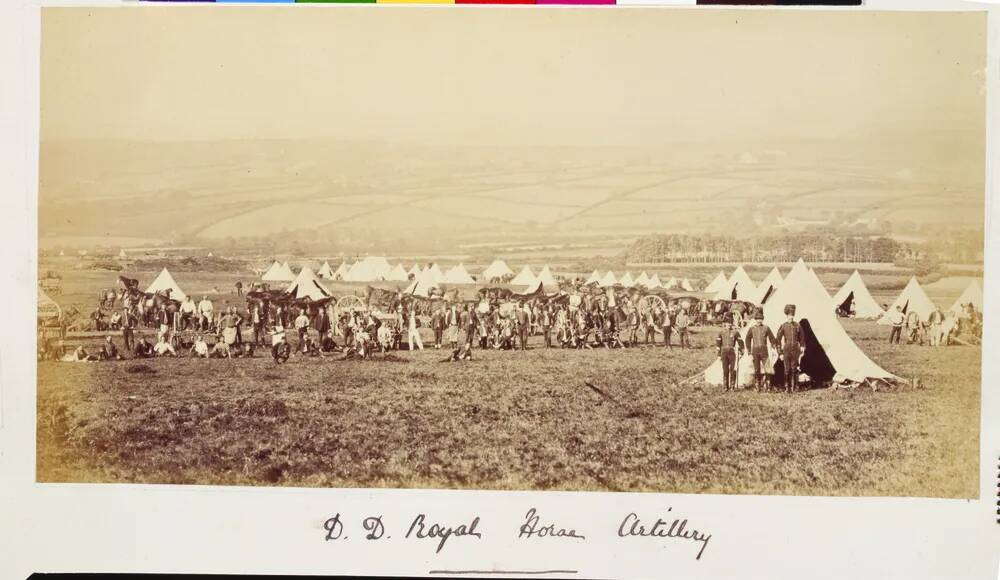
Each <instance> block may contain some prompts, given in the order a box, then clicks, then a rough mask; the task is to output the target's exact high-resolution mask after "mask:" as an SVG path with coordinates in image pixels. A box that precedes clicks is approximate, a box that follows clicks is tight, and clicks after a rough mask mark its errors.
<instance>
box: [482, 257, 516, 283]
mask: <svg viewBox="0 0 1000 580" xmlns="http://www.w3.org/2000/svg"><path fill="white" fill-rule="evenodd" d="M513 275H514V271H513V270H511V269H510V266H508V265H507V262H504V261H503V260H493V262H492V263H491V264H490V265H489V266H487V267H486V269H485V270H483V280H484V281H486V282H488V281H490V280H494V279H497V278H503V277H505V276H513Z"/></svg>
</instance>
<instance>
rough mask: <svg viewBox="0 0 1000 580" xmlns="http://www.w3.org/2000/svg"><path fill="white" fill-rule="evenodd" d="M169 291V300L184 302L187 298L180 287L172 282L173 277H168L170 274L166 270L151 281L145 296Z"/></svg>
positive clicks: (161, 271)
mask: <svg viewBox="0 0 1000 580" xmlns="http://www.w3.org/2000/svg"><path fill="white" fill-rule="evenodd" d="M168 290H169V291H170V298H171V299H173V300H184V299H185V298H187V294H185V293H184V291H183V290H181V287H180V286H178V285H177V282H174V277H173V276H171V275H170V272H168V271H167V269H166V268H164V269H162V270H160V274H159V275H158V276H157V277H156V279H155V280H153V283H152V284H150V285H149V288H146V294H153V293H154V292H165V291H168Z"/></svg>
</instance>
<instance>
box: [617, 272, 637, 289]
mask: <svg viewBox="0 0 1000 580" xmlns="http://www.w3.org/2000/svg"><path fill="white" fill-rule="evenodd" d="M618 283H619V284H621V285H622V286H624V287H626V288H631V287H632V286H635V280H634V279H633V278H632V272H625V273H624V274H622V275H621V277H620V278H618Z"/></svg>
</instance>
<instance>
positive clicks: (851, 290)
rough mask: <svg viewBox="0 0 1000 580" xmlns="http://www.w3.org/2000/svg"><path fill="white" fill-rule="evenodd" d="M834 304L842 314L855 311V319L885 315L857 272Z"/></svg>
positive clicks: (835, 297) (845, 285) (837, 296)
mask: <svg viewBox="0 0 1000 580" xmlns="http://www.w3.org/2000/svg"><path fill="white" fill-rule="evenodd" d="M833 303H834V305H836V307H837V309H838V310H840V311H841V312H844V313H850V312H851V311H852V310H853V311H854V317H855V318H879V317H880V316H882V315H884V314H885V312H883V311H882V307H881V306H879V303H878V301H876V300H875V298H874V297H873V296H872V294H871V292H869V291H868V286H866V285H865V281H864V280H863V279H862V278H861V274H860V273H859V272H858V271H857V270H855V271H854V273H852V274H851V277H850V278H848V279H847V282H844V285H843V286H841V287H840V290H838V291H837V293H836V294H835V295H834V296H833Z"/></svg>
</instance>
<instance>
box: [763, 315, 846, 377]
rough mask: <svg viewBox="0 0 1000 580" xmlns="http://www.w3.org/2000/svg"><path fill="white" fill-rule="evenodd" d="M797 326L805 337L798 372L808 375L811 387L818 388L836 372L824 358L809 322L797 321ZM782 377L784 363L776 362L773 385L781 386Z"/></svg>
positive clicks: (823, 352)
mask: <svg viewBox="0 0 1000 580" xmlns="http://www.w3.org/2000/svg"><path fill="white" fill-rule="evenodd" d="M799 325H800V326H801V327H802V334H803V336H804V337H805V344H803V345H802V349H803V351H804V352H803V354H802V359H801V360H800V361H799V372H800V373H805V374H807V375H809V378H810V379H812V383H813V386H817V387H818V386H820V385H822V384H824V383H827V382H829V381H830V380H831V379H833V376H834V375H835V374H837V371H836V369H834V368H833V363H832V362H830V357H828V356H826V351H825V350H823V346H822V345H821V344H820V343H819V340H818V339H817V338H816V333H814V332H813V330H812V326H810V325H809V321H808V320H806V319H803V320H801V321H799ZM784 377H785V365H784V362H783V361H778V362H777V363H775V365H774V383H775V384H776V385H783V384H784V380H785V378H784Z"/></svg>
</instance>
